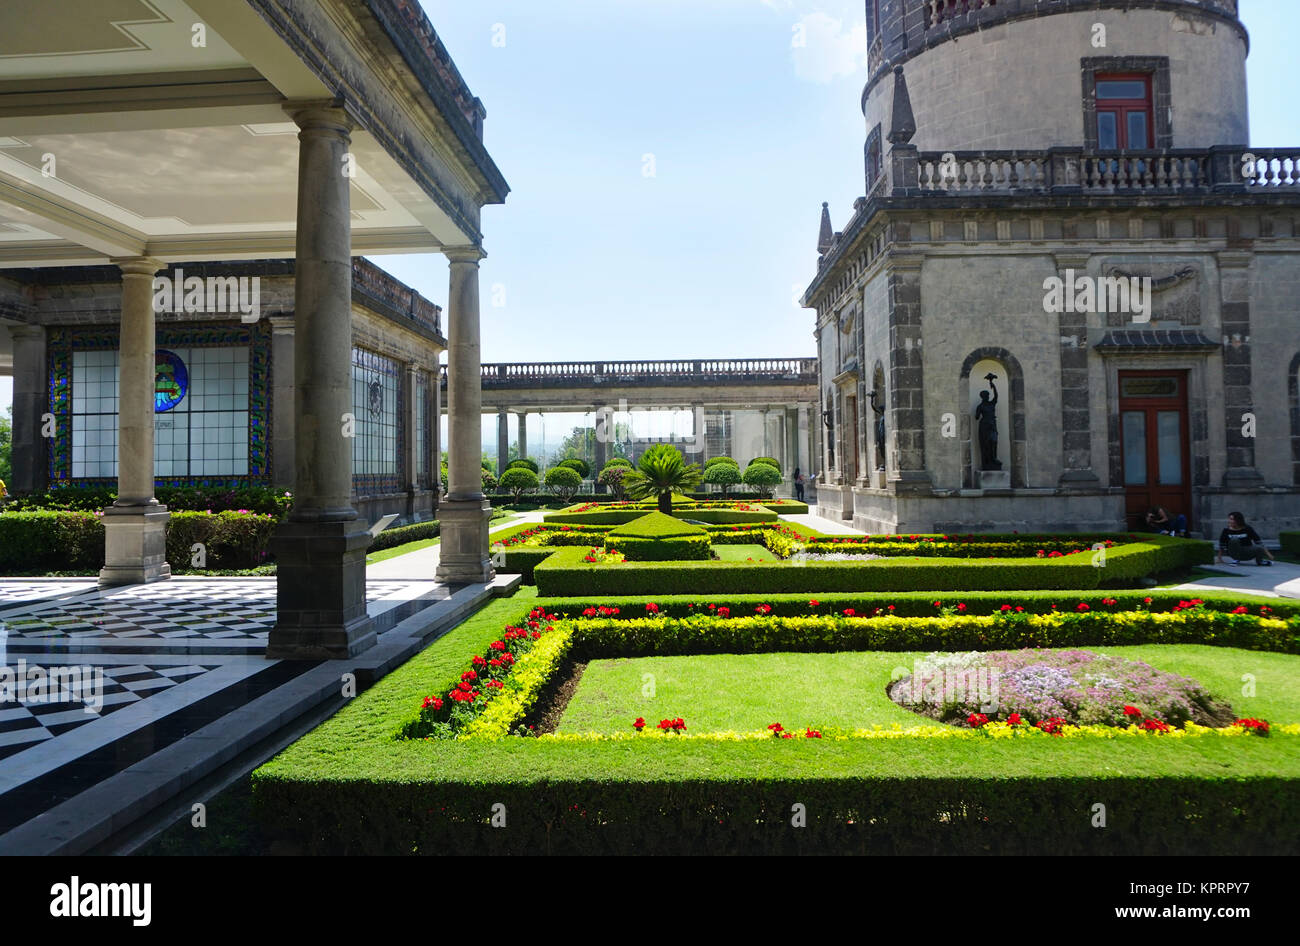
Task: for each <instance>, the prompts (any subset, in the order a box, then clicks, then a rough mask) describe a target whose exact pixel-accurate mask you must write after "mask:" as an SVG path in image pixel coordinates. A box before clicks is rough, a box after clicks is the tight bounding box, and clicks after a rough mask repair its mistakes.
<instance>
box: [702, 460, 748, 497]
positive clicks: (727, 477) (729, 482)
mask: <svg viewBox="0 0 1300 946" xmlns="http://www.w3.org/2000/svg"><path fill="white" fill-rule="evenodd" d="M740 481H741V475H740V467H738V466H736V465H735V464H733V463H715V464H713V466H711V467H709V468H708V469H707V470H705V471H704V482H706V483H712V484H713V485H715V486H721V487H722V495H723V496H726V495H727V490H728V489H730V488H731V487H733V486H735V485H736V484H737V483H739V482H740Z"/></svg>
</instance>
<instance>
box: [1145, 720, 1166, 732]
mask: <svg viewBox="0 0 1300 946" xmlns="http://www.w3.org/2000/svg"><path fill="white" fill-rule="evenodd" d="M1142 728H1143V729H1147V730H1150V731H1151V732H1169V724H1168V723H1162V722H1160V720H1158V719H1146V720H1143V721H1142Z"/></svg>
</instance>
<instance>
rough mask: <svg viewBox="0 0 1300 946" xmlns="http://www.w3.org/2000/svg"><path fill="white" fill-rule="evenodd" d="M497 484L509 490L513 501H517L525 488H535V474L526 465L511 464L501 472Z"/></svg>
mask: <svg viewBox="0 0 1300 946" xmlns="http://www.w3.org/2000/svg"><path fill="white" fill-rule="evenodd" d="M498 485H500V487H501V488H502V489H504V490H507V491H508V492H510V493H511V495H512V496H513V497H514V501H515V502H519V500H520V497H522V496H523V494H524V491H525V490H530V489H536V488H537V474H536V473H534V472H533V471H532V470H530V469H528V467H526V466H512V467H510V469H508V470H506V471H505V472H504V473H502V474H501V481H500V483H499V484H498Z"/></svg>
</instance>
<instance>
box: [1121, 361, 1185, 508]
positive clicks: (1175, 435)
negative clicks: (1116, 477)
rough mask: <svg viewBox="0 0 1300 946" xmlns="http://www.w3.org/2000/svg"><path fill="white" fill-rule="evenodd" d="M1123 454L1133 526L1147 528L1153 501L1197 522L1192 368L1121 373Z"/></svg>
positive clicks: (1126, 487)
mask: <svg viewBox="0 0 1300 946" xmlns="http://www.w3.org/2000/svg"><path fill="white" fill-rule="evenodd" d="M1119 392H1120V398H1119V426H1120V454H1121V457H1122V458H1123V482H1124V493H1125V510H1126V512H1127V515H1128V527H1129V528H1130V529H1143V530H1145V529H1146V514H1147V511H1148V510H1149V509H1150V508H1151V507H1152V506H1164V507H1165V509H1166V510H1167V511H1168V513H1169V516H1170V518H1173V517H1175V516H1177V515H1178V514H1179V513H1182V514H1183V515H1185V516H1186V517H1187V522H1188V526H1189V527H1190V526H1191V523H1192V482H1191V479H1192V478H1191V458H1190V452H1189V450H1188V433H1189V428H1188V422H1187V372H1186V371H1121V372H1120V373H1119Z"/></svg>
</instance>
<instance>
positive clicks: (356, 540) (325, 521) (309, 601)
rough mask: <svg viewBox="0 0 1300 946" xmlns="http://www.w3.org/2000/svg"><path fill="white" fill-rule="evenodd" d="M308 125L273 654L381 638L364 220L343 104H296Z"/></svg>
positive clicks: (338, 650) (323, 654) (353, 649)
mask: <svg viewBox="0 0 1300 946" xmlns="http://www.w3.org/2000/svg"><path fill="white" fill-rule="evenodd" d="M291 114H292V115H293V119H294V121H295V122H297V124H298V127H299V128H300V129H301V131H300V132H299V134H298V222H297V234H296V244H297V245H296V249H295V257H296V262H295V276H294V319H295V323H296V324H295V331H294V337H293V340H294V359H293V362H294V364H293V374H294V401H293V411H294V494H293V509H292V511H291V512H290V513H289V518H288V519H287V520H286V521H285V522H283V523H282V524H281V525H280V528H279V529H278V530H277V532H276V536H275V539H274V540H273V543H272V548H273V549H274V550H275V554H276V623H275V627H273V628H272V629H271V633H270V636H269V639H268V641H267V647H266V656H267V657H269V658H271V657H274V658H300V659H329V658H339V657H350V656H352V655H354V654H357V653H359V652H361V651H363V650H365V649H366V648H368V647H370V646H371V645H373V644H374V643H375V639H376V638H375V631H374V625H373V623H372V622H371V619H370V616H369V615H368V614H367V613H366V548H367V547H368V546H369V545H370V533H369V531H368V530H367V528H366V525H365V523H364V522H363V521H362V520H361V519H360V518H358V516H357V511H356V509H354V508H353V506H352V444H353V441H352V437H353V435H354V431H355V424H356V418H355V416H354V413H353V412H354V410H355V408H354V406H353V403H352V228H351V218H350V210H349V191H348V178H347V176H346V175H344V174H343V172H342V168H343V159H344V155H345V154H346V153H347V152H348V149H349V146H350V144H351V136H350V131H351V128H352V124H351V121H350V120H349V118H348V116H347V114H346V113H345V112H344V110H343V109H342V108H338V107H334V106H329V105H311V106H305V107H302V108H299V109H295V110H293V111H292V112H291Z"/></svg>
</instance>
